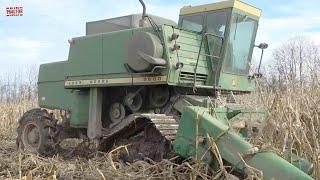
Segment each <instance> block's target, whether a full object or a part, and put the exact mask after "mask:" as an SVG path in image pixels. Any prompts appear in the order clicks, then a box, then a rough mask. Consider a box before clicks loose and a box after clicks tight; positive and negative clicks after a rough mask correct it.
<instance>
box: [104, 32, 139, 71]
mask: <svg viewBox="0 0 320 180" xmlns="http://www.w3.org/2000/svg"><path fill="white" fill-rule="evenodd" d="M132 33H133V30H124V31H121V32H112V33H107V34H103V35H102V36H103V62H102V67H103V74H127V71H126V69H125V68H124V63H125V58H126V57H125V56H126V52H125V51H126V48H127V42H128V40H129V39H130V38H131V37H132Z"/></svg>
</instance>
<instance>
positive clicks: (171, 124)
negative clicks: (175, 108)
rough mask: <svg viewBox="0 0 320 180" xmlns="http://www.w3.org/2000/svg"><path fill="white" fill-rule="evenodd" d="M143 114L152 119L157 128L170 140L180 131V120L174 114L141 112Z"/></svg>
mask: <svg viewBox="0 0 320 180" xmlns="http://www.w3.org/2000/svg"><path fill="white" fill-rule="evenodd" d="M141 116H143V117H146V118H148V119H150V123H153V124H154V125H155V127H156V129H157V130H158V131H159V132H160V133H161V135H162V136H163V137H165V138H166V139H167V140H169V141H173V140H174V139H175V137H176V134H177V131H178V127H179V125H178V122H177V120H176V119H174V117H173V116H167V115H165V114H141Z"/></svg>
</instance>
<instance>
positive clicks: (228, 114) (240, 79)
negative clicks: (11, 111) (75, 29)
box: [17, 0, 312, 180]
mask: <svg viewBox="0 0 320 180" xmlns="http://www.w3.org/2000/svg"><path fill="white" fill-rule="evenodd" d="M140 3H141V4H142V6H143V13H142V15H139V14H138V15H130V16H124V17H118V18H112V19H106V20H101V21H95V22H89V23H87V24H86V36H83V37H77V38H72V39H70V40H69V43H70V50H69V57H68V60H67V61H61V62H54V63H48V64H42V65H41V66H40V70H39V79H38V102H39V106H40V107H41V108H39V109H33V110H30V111H28V112H26V113H25V114H24V115H23V117H22V118H21V119H20V121H19V127H18V138H17V143H18V145H19V147H20V148H23V149H26V150H29V151H33V152H38V153H40V154H43V155H51V154H52V153H55V152H56V151H55V150H56V148H57V147H59V143H60V142H61V141H62V140H64V139H66V138H81V139H86V140H89V141H90V142H95V143H98V144H99V145H100V148H102V149H103V150H106V151H108V150H110V149H111V148H112V147H114V146H115V145H119V144H121V142H124V141H128V140H130V139H138V140H137V141H136V142H137V143H138V142H139V143H140V145H139V146H135V148H136V149H135V153H132V154H130V153H131V151H130V148H131V146H128V149H129V155H128V157H129V158H133V159H141V158H144V157H148V158H151V159H154V160H156V161H159V160H161V159H163V158H167V157H169V156H170V155H171V154H174V155H179V156H181V157H184V158H189V157H193V158H194V159H196V160H201V161H204V162H207V163H208V164H210V165H211V166H212V167H217V166H218V160H219V159H218V158H217V157H216V156H215V155H214V153H211V151H210V149H211V148H212V147H215V146H214V145H216V147H217V149H218V150H219V154H220V155H221V159H222V160H223V162H224V164H226V165H228V166H230V167H232V170H233V171H232V172H231V173H232V174H236V175H237V176H239V177H246V176H247V175H248V172H250V169H252V168H254V169H256V170H259V172H260V173H261V175H262V176H263V178H264V179H279V180H280V179H281V180H283V179H288V180H289V179H312V178H311V177H310V176H309V175H308V173H310V172H311V171H312V165H310V163H308V162H305V160H303V159H299V158H298V157H297V158H296V159H297V161H296V162H293V163H292V164H291V163H289V162H287V161H286V160H284V159H282V158H281V157H279V156H278V155H276V154H275V153H272V152H265V151H264V152H263V151H260V150H259V149H258V148H256V147H254V146H253V145H252V144H250V143H249V142H248V141H247V140H246V139H248V138H254V137H257V136H259V134H260V133H261V131H262V128H263V119H264V117H265V113H264V111H257V110H253V109H250V108H248V107H246V106H244V105H241V104H239V103H237V101H236V99H235V94H237V95H241V94H248V93H250V92H252V91H254V90H255V81H254V79H255V78H259V77H260V76H261V74H260V73H259V71H258V73H255V74H253V75H249V65H250V62H251V57H252V52H253V49H254V47H258V48H260V49H262V52H263V49H265V48H267V44H263V43H262V44H260V45H258V46H255V45H254V42H255V38H256V33H257V28H258V21H259V17H260V15H261V10H260V9H257V8H255V7H253V6H250V5H248V4H245V3H243V2H241V1H237V0H231V1H224V2H218V3H213V4H207V5H201V6H194V7H193V6H186V7H183V8H182V9H181V10H180V17H179V22H178V24H176V23H175V22H173V21H171V20H167V19H164V18H160V17H157V16H151V15H147V14H146V7H145V4H144V2H143V1H142V0H140ZM46 109H50V110H58V111H60V114H61V118H60V117H59V118H56V117H54V116H53V115H52V114H51V113H48V111H47V110H46ZM58 119H59V120H58ZM139 147H140V148H139ZM145 149H148V152H147V153H146V151H145ZM132 152H133V151H132Z"/></svg>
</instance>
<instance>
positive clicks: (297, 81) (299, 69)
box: [270, 37, 320, 86]
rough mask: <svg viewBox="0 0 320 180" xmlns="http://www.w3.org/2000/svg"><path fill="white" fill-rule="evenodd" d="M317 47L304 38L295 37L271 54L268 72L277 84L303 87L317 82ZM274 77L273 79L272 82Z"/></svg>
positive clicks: (319, 68)
mask: <svg viewBox="0 0 320 180" xmlns="http://www.w3.org/2000/svg"><path fill="white" fill-rule="evenodd" d="M319 52H320V50H319V47H318V46H316V45H315V43H314V42H313V41H312V40H310V39H307V38H305V37H295V38H293V39H290V40H289V41H287V42H285V43H284V44H283V45H282V46H281V47H279V48H278V49H276V50H275V51H274V52H273V59H274V64H271V68H270V71H271V73H272V74H274V75H276V76H277V77H278V78H277V81H278V83H279V84H280V85H281V84H292V85H300V86H303V84H305V83H314V82H317V81H318V75H319V70H320V66H319V64H320V62H319V60H320V58H319ZM274 79H275V77H273V80H274Z"/></svg>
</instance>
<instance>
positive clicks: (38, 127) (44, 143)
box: [17, 109, 57, 156]
mask: <svg viewBox="0 0 320 180" xmlns="http://www.w3.org/2000/svg"><path fill="white" fill-rule="evenodd" d="M55 131H56V122H55V121H54V120H53V118H52V117H51V116H50V115H49V113H48V112H47V111H46V110H43V109H33V110H30V111H28V112H26V113H25V114H24V115H23V116H22V118H21V119H20V120H19V127H18V129H17V132H18V137H17V145H18V147H19V148H21V149H24V150H26V151H29V152H32V153H39V154H41V155H45V156H48V155H52V154H54V153H55V150H56V146H57V145H56V144H57V143H55V141H54V138H53V136H54V132H55Z"/></svg>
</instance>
